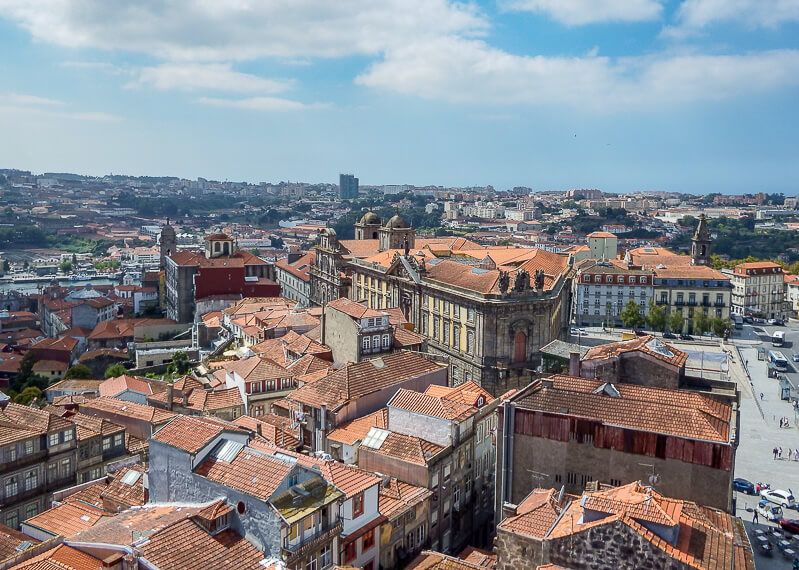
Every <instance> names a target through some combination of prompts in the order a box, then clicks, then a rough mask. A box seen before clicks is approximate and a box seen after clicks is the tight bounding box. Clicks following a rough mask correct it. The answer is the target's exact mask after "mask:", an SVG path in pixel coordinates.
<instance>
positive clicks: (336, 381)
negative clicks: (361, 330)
mask: <svg viewBox="0 0 799 570" xmlns="http://www.w3.org/2000/svg"><path fill="white" fill-rule="evenodd" d="M441 368H442V365H441V364H439V363H436V362H433V361H432V360H428V359H427V358H425V357H423V356H420V355H418V354H415V353H411V352H395V353H393V354H387V355H385V356H382V357H380V358H375V359H371V360H365V361H362V362H359V363H357V364H353V363H348V364H346V365H345V366H343V367H342V368H340V369H338V370H332V369H331V371H330V373H329V374H328V375H327V376H326V377H324V378H321V379H319V380H317V381H316V382H313V383H311V384H306V385H305V386H301V387H299V388H297V389H296V390H294V391H293V392H291V394H290V395H289V396H288V398H289V399H290V400H294V401H296V402H301V403H303V404H306V405H309V406H312V407H319V406H322V405H326V406H328V408H329V409H331V410H336V409H339V408H340V407H341V406H343V405H344V404H345V403H346V402H348V401H350V400H354V399H357V398H360V397H362V396H365V395H366V394H371V393H373V392H377V391H379V390H382V389H384V388H386V387H388V386H395V385H397V384H400V383H402V382H404V381H405V380H408V379H411V378H414V377H418V376H421V375H423V374H428V373H431V372H435V371H436V370H440V369H441Z"/></svg>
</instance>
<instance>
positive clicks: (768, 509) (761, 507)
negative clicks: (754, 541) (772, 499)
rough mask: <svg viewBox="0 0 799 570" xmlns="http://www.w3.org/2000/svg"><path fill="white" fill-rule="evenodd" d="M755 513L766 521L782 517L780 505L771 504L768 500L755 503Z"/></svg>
mask: <svg viewBox="0 0 799 570" xmlns="http://www.w3.org/2000/svg"><path fill="white" fill-rule="evenodd" d="M757 514H759V515H760V516H761V517H763V518H764V519H766V520H767V521H778V520H780V519H781V518H782V517H783V512H782V507H776V506H774V505H771V504H769V502H768V501H760V503H759V504H758V505H757Z"/></svg>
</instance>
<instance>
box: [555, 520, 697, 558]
mask: <svg viewBox="0 0 799 570" xmlns="http://www.w3.org/2000/svg"><path fill="white" fill-rule="evenodd" d="M548 547H549V562H552V563H553V564H560V565H563V566H567V567H569V568H574V569H575V570H583V569H586V570H588V569H590V570H683V569H686V568H689V567H688V566H687V565H685V564H682V563H681V562H678V561H677V560H674V559H673V558H671V557H670V556H668V555H667V554H666V553H664V552H663V551H662V550H659V549H657V548H655V547H653V546H652V544H651V543H650V542H649V541H647V540H645V539H644V538H643V537H642V536H641V535H639V534H638V533H636V532H634V531H633V530H632V529H630V527H628V526H627V525H625V524H624V523H622V522H621V521H616V522H615V523H612V524H606V525H599V526H595V527H591V528H589V529H587V530H585V531H583V532H578V533H574V534H572V535H570V536H566V537H563V538H558V539H555V540H552V541H549V544H548Z"/></svg>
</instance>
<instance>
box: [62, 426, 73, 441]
mask: <svg viewBox="0 0 799 570" xmlns="http://www.w3.org/2000/svg"><path fill="white" fill-rule="evenodd" d="M73 436H74V434H73V432H72V430H71V429H68V430H67V431H65V432H64V441H65V442H66V441H72V437H73Z"/></svg>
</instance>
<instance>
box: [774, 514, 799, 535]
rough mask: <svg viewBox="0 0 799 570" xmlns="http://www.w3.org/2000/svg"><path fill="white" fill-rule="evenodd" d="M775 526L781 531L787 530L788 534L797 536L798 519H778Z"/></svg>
mask: <svg viewBox="0 0 799 570" xmlns="http://www.w3.org/2000/svg"><path fill="white" fill-rule="evenodd" d="M777 524H778V525H780V527H781V528H782V529H783V530H787V531H788V532H792V533H793V534H799V519H785V518H783V519H780V520H778V521H777Z"/></svg>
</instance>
